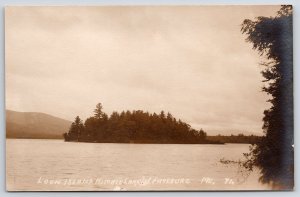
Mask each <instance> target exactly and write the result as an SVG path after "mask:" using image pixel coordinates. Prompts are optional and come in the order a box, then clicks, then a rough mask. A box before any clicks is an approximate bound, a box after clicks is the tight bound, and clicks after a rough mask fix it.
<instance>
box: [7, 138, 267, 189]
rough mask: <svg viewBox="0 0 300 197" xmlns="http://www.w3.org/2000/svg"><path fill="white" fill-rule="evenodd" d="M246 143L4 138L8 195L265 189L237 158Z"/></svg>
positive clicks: (239, 157)
mask: <svg viewBox="0 0 300 197" xmlns="http://www.w3.org/2000/svg"><path fill="white" fill-rule="evenodd" d="M248 151H249V145H248V144H225V145H213V144H203V145H199V144H108V143H76V142H64V141H63V140H40V139H7V140H6V183H7V190H9V191H91V190H92V191H98V190H104V191H105V190H240V189H241V190H267V189H271V188H270V187H269V186H268V185H263V184H261V183H259V181H258V179H259V176H260V175H259V173H258V170H255V171H253V172H251V173H250V174H248V173H247V171H245V170H243V169H241V168H239V167H238V165H236V164H222V163H220V159H222V158H225V159H230V160H239V159H243V155H242V153H245V152H248Z"/></svg>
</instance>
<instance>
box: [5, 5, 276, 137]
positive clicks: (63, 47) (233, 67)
mask: <svg viewBox="0 0 300 197" xmlns="http://www.w3.org/2000/svg"><path fill="white" fill-rule="evenodd" d="M279 7H280V6H161V7H157V6H138V7H134V6H120V7H118V6H107V7H105V6H103V7H102V6H99V7H82V6H73V7H72V6H66V7H6V9H5V66H6V67H5V70H6V76H5V77H6V109H7V110H13V111H23V112H42V113H46V114H49V115H53V116H56V117H59V118H63V119H66V120H71V121H73V119H74V117H75V116H77V115H79V116H80V117H81V118H82V119H86V118H87V117H89V116H92V115H93V109H94V108H95V105H96V104H97V103H99V102H101V103H102V104H103V107H104V111H105V112H106V113H108V114H111V113H112V112H113V111H118V112H120V111H123V110H144V111H149V112H150V113H153V112H156V113H159V112H160V111H161V110H164V111H166V112H171V113H172V114H173V115H174V117H176V118H177V119H182V120H183V121H184V122H186V123H188V124H190V125H191V126H192V127H193V128H196V129H200V128H203V129H204V130H205V131H207V132H208V134H209V131H222V132H223V133H222V134H224V135H228V134H230V133H228V132H229V131H248V132H254V133H256V134H262V129H261V127H262V117H263V111H264V110H265V109H267V108H268V106H269V105H268V103H266V100H267V98H268V97H267V95H266V94H265V93H263V92H262V91H261V87H262V86H263V83H262V82H261V81H262V80H263V78H262V76H261V74H260V71H261V70H262V67H261V66H259V62H261V61H262V60H263V59H262V57H260V56H259V55H258V54H257V52H256V51H254V50H253V49H252V46H251V44H249V43H246V42H245V36H244V35H242V34H241V32H240V28H241V26H240V25H241V23H242V22H243V20H244V19H254V18H255V17H257V16H275V14H276V11H278V10H279ZM226 132H227V133H226Z"/></svg>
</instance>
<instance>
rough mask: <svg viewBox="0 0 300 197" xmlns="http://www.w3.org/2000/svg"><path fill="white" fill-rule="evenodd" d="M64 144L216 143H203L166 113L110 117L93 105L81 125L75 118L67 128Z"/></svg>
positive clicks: (200, 134) (199, 133)
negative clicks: (92, 114) (91, 112)
mask: <svg viewBox="0 0 300 197" xmlns="http://www.w3.org/2000/svg"><path fill="white" fill-rule="evenodd" d="M64 138H65V141H79V142H99V143H163V144H168V143H174V144H202V143H218V142H212V141H209V140H207V139H206V133H205V132H204V131H203V130H202V129H200V130H196V129H193V128H191V126H190V125H188V124H187V123H185V122H183V121H181V120H177V119H176V118H174V117H173V116H172V114H170V113H167V114H166V113H165V112H164V111H161V112H160V113H159V114H156V113H149V112H144V111H142V110H137V111H126V112H125V111H123V112H121V113H118V112H113V113H112V114H111V115H110V116H108V115H107V114H106V113H104V112H103V111H102V105H101V103H99V104H97V106H96V109H95V110H94V116H92V117H89V118H87V119H86V120H85V122H84V123H83V122H82V120H81V119H80V118H79V116H77V117H76V118H75V121H74V122H73V123H72V124H71V126H70V130H69V132H68V133H65V134H64Z"/></svg>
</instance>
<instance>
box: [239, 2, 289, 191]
mask: <svg viewBox="0 0 300 197" xmlns="http://www.w3.org/2000/svg"><path fill="white" fill-rule="evenodd" d="M241 31H242V33H244V34H246V35H247V39H246V41H247V42H250V43H252V44H253V49H255V50H257V51H258V52H259V53H260V55H264V56H265V57H266V58H267V60H266V61H265V62H263V63H262V65H264V66H265V69H264V70H263V71H262V72H261V73H262V76H263V77H264V81H263V82H265V86H264V87H263V91H264V92H266V93H267V94H269V95H270V96H271V99H270V100H268V102H270V103H271V108H270V109H267V110H265V111H264V118H263V121H264V124H263V130H264V133H265V135H264V136H263V138H262V140H261V142H260V143H258V144H257V145H256V146H254V147H252V149H251V150H250V154H245V156H246V157H247V161H246V162H245V165H246V167H247V169H249V170H252V169H253V166H258V167H259V169H260V170H261V173H262V176H261V178H260V181H261V182H263V183H269V184H272V185H273V187H274V188H280V189H293V186H294V148H293V144H294V140H293V132H294V125H293V121H294V120H293V28H292V6H288V5H285V6H282V7H281V9H280V10H279V11H278V13H277V16H276V17H258V18H257V19H256V20H255V21H251V20H248V19H247V20H245V21H244V22H243V24H242V29H241Z"/></svg>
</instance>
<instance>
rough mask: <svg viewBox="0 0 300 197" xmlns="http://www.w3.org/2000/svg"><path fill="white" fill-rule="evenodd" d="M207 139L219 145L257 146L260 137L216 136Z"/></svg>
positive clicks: (242, 135)
mask: <svg viewBox="0 0 300 197" xmlns="http://www.w3.org/2000/svg"><path fill="white" fill-rule="evenodd" d="M207 139H208V140H210V141H215V142H221V143H237V144H258V143H259V142H260V140H261V139H262V137H261V136H257V135H244V134H238V135H229V136H226V135H216V136H207Z"/></svg>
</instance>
